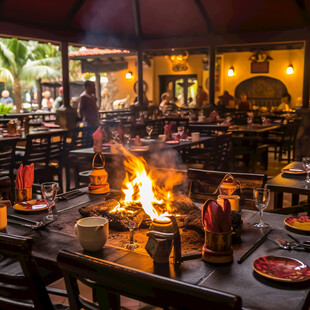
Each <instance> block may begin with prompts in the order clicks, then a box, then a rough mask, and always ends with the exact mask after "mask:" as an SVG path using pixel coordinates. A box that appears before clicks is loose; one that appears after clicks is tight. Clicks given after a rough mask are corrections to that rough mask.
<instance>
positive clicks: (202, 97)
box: [196, 85, 209, 108]
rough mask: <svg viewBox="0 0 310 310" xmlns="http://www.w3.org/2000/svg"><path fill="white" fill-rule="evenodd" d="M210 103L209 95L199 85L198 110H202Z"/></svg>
mask: <svg viewBox="0 0 310 310" xmlns="http://www.w3.org/2000/svg"><path fill="white" fill-rule="evenodd" d="M208 101H209V97H208V94H207V93H206V92H205V91H204V90H203V88H202V86H201V85H199V86H198V89H197V95H196V108H201V107H202V106H203V105H205V104H207V103H208Z"/></svg>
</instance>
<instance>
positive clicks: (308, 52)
mask: <svg viewBox="0 0 310 310" xmlns="http://www.w3.org/2000/svg"><path fill="white" fill-rule="evenodd" d="M304 55H305V56H304V79H303V86H302V107H303V108H304V109H309V87H310V41H309V40H307V41H305V51H304Z"/></svg>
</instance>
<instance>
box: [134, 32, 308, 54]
mask: <svg viewBox="0 0 310 310" xmlns="http://www.w3.org/2000/svg"><path fill="white" fill-rule="evenodd" d="M308 39H310V31H309V29H308V28H303V29H295V30H283V31H268V32H249V33H240V34H225V35H215V34H208V35H204V36H188V37H179V38H163V39H149V40H147V39H144V40H143V41H142V42H140V43H139V48H141V49H143V50H158V49H171V48H183V49H184V48H199V47H206V46H211V45H212V46H225V45H241V44H243V45H244V44H246V45H249V44H253V45H255V44H261V43H266V44H268V43H276V42H297V41H305V40H308Z"/></svg>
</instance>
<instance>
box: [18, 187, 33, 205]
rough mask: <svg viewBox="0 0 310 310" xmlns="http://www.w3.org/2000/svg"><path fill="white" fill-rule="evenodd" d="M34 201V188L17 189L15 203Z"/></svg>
mask: <svg viewBox="0 0 310 310" xmlns="http://www.w3.org/2000/svg"><path fill="white" fill-rule="evenodd" d="M31 199H32V187H29V188H15V201H16V202H21V201H28V200H31Z"/></svg>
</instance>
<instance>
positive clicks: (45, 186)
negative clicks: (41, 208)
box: [41, 182, 58, 221]
mask: <svg viewBox="0 0 310 310" xmlns="http://www.w3.org/2000/svg"><path fill="white" fill-rule="evenodd" d="M57 190H58V183H56V182H46V183H42V184H41V191H42V195H43V198H44V199H45V201H46V203H47V209H48V215H47V216H46V217H45V219H46V220H48V221H52V220H55V219H57V215H54V214H53V211H52V206H53V204H54V201H55V199H56V194H57Z"/></svg>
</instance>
